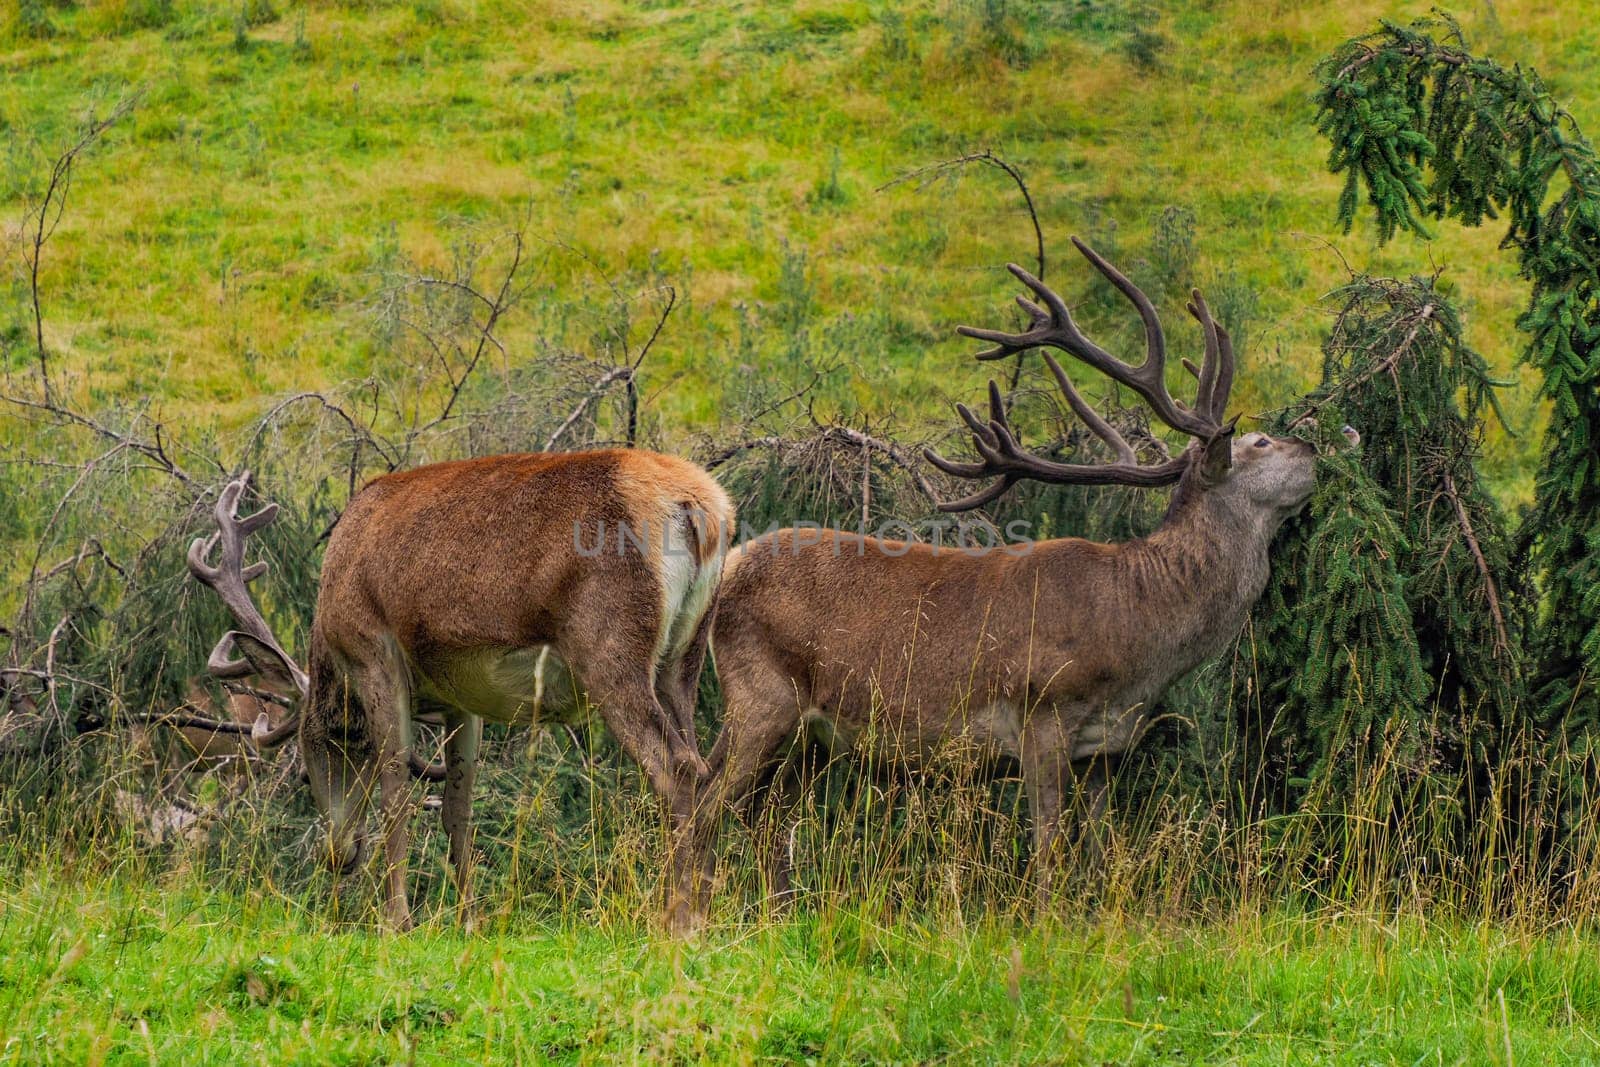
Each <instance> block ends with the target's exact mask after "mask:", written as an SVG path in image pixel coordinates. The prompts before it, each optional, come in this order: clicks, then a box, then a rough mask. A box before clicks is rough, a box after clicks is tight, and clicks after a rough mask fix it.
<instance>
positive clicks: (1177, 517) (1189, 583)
mask: <svg viewBox="0 0 1600 1067" xmlns="http://www.w3.org/2000/svg"><path fill="white" fill-rule="evenodd" d="M1282 521H1283V516H1282V515H1280V514H1278V513H1277V512H1276V511H1272V510H1268V509H1262V508H1260V507H1258V506H1253V505H1251V504H1250V502H1248V501H1246V500H1241V499H1237V498H1236V497H1235V495H1234V494H1230V493H1228V492H1227V491H1226V489H1217V490H1212V491H1209V492H1207V491H1199V492H1195V493H1192V494H1186V495H1185V497H1184V498H1183V499H1181V500H1180V501H1179V502H1178V504H1177V506H1175V507H1174V508H1173V509H1172V511H1171V512H1169V513H1168V515H1167V517H1166V519H1165V520H1164V521H1163V522H1162V524H1161V526H1160V527H1159V528H1158V529H1157V530H1156V531H1155V532H1154V533H1152V534H1150V535H1149V536H1148V537H1144V538H1141V539H1139V540H1136V541H1130V542H1127V543H1126V545H1125V546H1124V552H1123V559H1124V563H1125V566H1126V567H1127V578H1128V582H1129V585H1130V587H1131V588H1132V589H1133V590H1134V591H1136V594H1137V595H1140V596H1142V597H1146V598H1148V599H1147V600H1146V603H1155V604H1165V605H1168V606H1169V612H1168V618H1169V619H1170V620H1171V622H1172V623H1173V628H1172V632H1173V633H1174V634H1175V635H1176V636H1177V637H1178V639H1180V640H1188V641H1190V642H1192V643H1193V644H1194V645H1195V648H1196V653H1197V655H1198V656H1199V658H1202V659H1203V658H1206V657H1209V656H1211V655H1214V654H1216V653H1217V652H1219V651H1220V650H1221V649H1222V648H1224V647H1225V646H1226V645H1227V643H1228V642H1229V641H1231V640H1232V639H1233V637H1234V636H1235V635H1236V634H1237V633H1238V632H1239V628H1240V627H1241V626H1243V625H1244V620H1245V618H1246V616H1247V615H1248V614H1249V612H1250V608H1251V606H1252V605H1254V604H1255V602H1256V600H1258V599H1259V598H1260V596H1261V593H1262V591H1263V590H1264V589H1265V588H1266V584H1267V576H1268V570H1269V566H1268V561H1267V550H1268V547H1269V545H1270V544H1271V542H1272V537H1273V534H1274V533H1275V532H1276V531H1277V529H1278V527H1279V525H1281V524H1282Z"/></svg>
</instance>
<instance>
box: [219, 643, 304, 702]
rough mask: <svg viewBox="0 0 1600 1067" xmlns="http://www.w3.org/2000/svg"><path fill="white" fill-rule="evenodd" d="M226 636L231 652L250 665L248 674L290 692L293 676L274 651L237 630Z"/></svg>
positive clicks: (293, 683)
mask: <svg viewBox="0 0 1600 1067" xmlns="http://www.w3.org/2000/svg"><path fill="white" fill-rule="evenodd" d="M228 636H229V637H232V638H233V650H234V651H235V652H237V653H238V654H239V656H240V657H242V658H243V660H244V661H245V663H248V664H249V665H250V671H249V673H253V674H257V675H260V676H261V677H262V678H264V679H266V680H267V681H269V682H271V683H273V684H274V685H279V686H285V687H288V688H289V689H291V690H292V689H293V688H294V687H295V679H294V675H293V674H292V673H291V672H290V671H289V669H288V667H287V666H286V665H285V664H284V662H283V660H282V659H281V658H280V657H279V655H278V653H277V651H276V650H274V649H272V648H270V647H268V645H267V644H266V643H265V642H263V641H260V640H258V639H256V638H255V637H252V636H251V635H250V634H247V633H241V632H239V631H237V630H234V631H230V633H229V634H228Z"/></svg>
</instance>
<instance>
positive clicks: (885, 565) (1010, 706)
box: [676, 238, 1315, 909]
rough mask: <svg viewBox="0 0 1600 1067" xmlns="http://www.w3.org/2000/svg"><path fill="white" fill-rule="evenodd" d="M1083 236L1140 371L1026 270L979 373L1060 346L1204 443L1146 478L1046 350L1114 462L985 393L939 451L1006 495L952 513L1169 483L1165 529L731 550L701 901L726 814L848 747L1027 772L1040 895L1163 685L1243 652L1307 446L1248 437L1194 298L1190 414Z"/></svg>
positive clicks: (1307, 469)
mask: <svg viewBox="0 0 1600 1067" xmlns="http://www.w3.org/2000/svg"><path fill="white" fill-rule="evenodd" d="M1073 243H1074V244H1075V245H1076V246H1077V248H1078V250H1079V251H1080V252H1082V253H1083V255H1084V256H1085V257H1086V258H1087V259H1088V260H1089V262H1090V263H1092V264H1093V265H1094V266H1095V267H1096V268H1097V269H1098V270H1099V271H1100V273H1101V274H1103V275H1104V276H1105V277H1106V278H1107V279H1108V280H1109V281H1110V282H1111V284H1112V285H1113V286H1115V287H1116V288H1117V289H1118V290H1119V291H1120V292H1121V293H1122V294H1123V295H1124V296H1125V297H1126V298H1127V299H1128V300H1129V301H1130V302H1131V303H1132V304H1133V306H1134V308H1135V309H1136V310H1137V311H1138V314H1139V316H1140V318H1141V320H1142V321H1143V325H1144V336H1145V342H1146V354H1145V358H1144V360H1143V362H1142V363H1140V364H1139V365H1138V366H1131V365H1129V364H1128V363H1125V362H1123V361H1122V360H1121V359H1118V358H1117V357H1115V356H1113V355H1112V354H1111V353H1109V352H1107V351H1106V350H1104V349H1103V348H1101V347H1100V346H1099V345H1097V344H1095V343H1094V342H1093V341H1092V340H1090V339H1089V338H1088V337H1087V336H1085V335H1084V333H1083V332H1082V331H1081V330H1080V329H1079V328H1078V325H1077V324H1076V323H1075V322H1074V321H1073V318H1072V315H1071V314H1070V313H1069V311H1068V309H1067V306H1066V304H1065V303H1064V302H1063V301H1062V300H1061V298H1060V297H1059V296H1057V295H1056V294H1055V293H1054V292H1053V291H1051V290H1050V289H1049V288H1048V287H1046V286H1045V285H1044V283H1042V282H1041V281H1039V280H1038V279H1036V278H1034V277H1033V276H1032V275H1030V274H1029V273H1028V272H1027V271H1025V270H1023V269H1022V268H1021V267H1018V266H1015V265H1012V266H1011V267H1010V270H1011V273H1012V274H1014V275H1016V277H1017V278H1018V279H1019V280H1020V281H1021V282H1022V283H1023V284H1024V285H1026V286H1027V287H1028V288H1029V289H1030V290H1032V292H1033V294H1034V296H1035V297H1036V298H1037V300H1038V301H1039V303H1035V302H1033V301H1030V300H1028V299H1026V298H1023V297H1019V298H1018V303H1019V304H1020V305H1021V306H1022V308H1023V309H1024V310H1025V311H1026V312H1027V313H1028V315H1029V316H1030V318H1031V320H1032V322H1031V325H1030V327H1029V328H1028V329H1027V330H1026V331H1025V332H1023V333H1017V334H1011V333H1003V332H1000V331H996V330H982V329H974V328H972V327H967V326H963V327H960V328H959V332H960V333H961V334H963V335H964V336H967V337H973V338H978V339H980V340H984V341H988V342H990V343H992V344H994V345H995V347H994V348H992V349H990V350H988V351H986V352H983V353H982V354H980V355H979V357H978V358H979V359H981V360H993V359H999V358H1002V357H1005V356H1010V355H1013V354H1016V353H1020V352H1023V351H1025V350H1028V349H1033V348H1039V347H1041V346H1048V347H1051V348H1056V349H1060V350H1061V351H1063V352H1066V353H1067V354H1068V355H1071V356H1072V357H1073V358H1074V359H1076V360H1078V361H1079V362H1081V363H1083V364H1085V365H1086V366H1087V367H1089V368H1091V369H1093V370H1095V371H1097V372H1099V373H1101V374H1103V375H1105V376H1106V377H1108V378H1110V379H1112V380H1113V381H1115V382H1117V383H1120V384H1121V385H1123V386H1126V387H1127V388H1128V389H1130V390H1132V391H1133V392H1134V393H1135V394H1136V395H1137V396H1139V397H1140V398H1142V399H1143V400H1144V402H1145V403H1146V404H1147V405H1148V406H1149V408H1150V411H1151V413H1152V414H1153V415H1154V416H1155V417H1156V418H1157V419H1159V420H1160V421H1161V422H1163V423H1165V424H1166V425H1167V426H1168V427H1170V428H1172V429H1173V430H1176V431H1178V432H1180V433H1182V434H1185V435H1187V436H1188V437H1189V438H1190V439H1191V441H1190V444H1189V445H1188V447H1187V448H1186V449H1185V450H1184V451H1183V453H1182V454H1181V455H1178V456H1176V457H1173V458H1170V459H1166V460H1164V461H1162V462H1157V463H1153V464H1149V465H1142V464H1141V463H1140V462H1139V458H1138V455H1137V454H1136V452H1135V450H1134V448H1133V447H1132V446H1131V445H1130V444H1129V443H1128V441H1127V440H1126V439H1125V438H1124V437H1123V435H1122V434H1121V433H1119V432H1118V430H1117V429H1116V428H1115V427H1113V426H1112V425H1111V424H1110V423H1108V422H1107V421H1106V420H1105V419H1104V418H1102V417H1101V416H1100V415H1099V414H1098V413H1097V412H1096V411H1095V410H1094V409H1093V408H1092V407H1091V406H1090V405H1089V404H1088V403H1087V402H1086V401H1085V400H1084V398H1083V397H1082V396H1081V395H1080V394H1079V393H1078V391H1077V389H1076V388H1074V386H1073V383H1072V381H1071V379H1070V378H1069V377H1068V374H1067V372H1066V370H1065V369H1064V368H1063V367H1062V366H1061V364H1060V363H1059V362H1058V361H1057V360H1056V359H1055V358H1054V357H1053V356H1052V355H1050V354H1049V353H1048V352H1045V353H1044V361H1045V364H1046V366H1047V367H1048V368H1049V370H1050V373H1051V375H1052V376H1053V377H1054V378H1055V381H1056V383H1057V385H1058V386H1059V387H1060V389H1061V391H1062V392H1063V393H1064V394H1065V397H1066V400H1067V402H1068V404H1069V405H1070V407H1071V408H1072V410H1073V412H1074V413H1076V415H1077V416H1078V417H1079V418H1080V419H1081V420H1082V421H1083V422H1084V423H1085V424H1086V425H1087V427H1088V428H1089V429H1090V430H1091V431H1092V432H1093V433H1094V434H1095V435H1097V436H1098V437H1099V438H1100V439H1101V440H1102V441H1103V442H1104V443H1105V444H1106V445H1107V446H1109V448H1110V450H1111V451H1112V453H1114V455H1115V460H1114V461H1113V462H1109V463H1104V464H1078V463H1063V462H1057V461H1054V460H1050V459H1045V458H1043V457H1040V456H1038V455H1036V454H1034V453H1032V452H1029V451H1027V450H1026V449H1025V448H1023V447H1022V445H1021V444H1019V442H1018V440H1017V435H1016V433H1015V432H1014V431H1013V429H1012V427H1011V425H1010V424H1009V422H1008V421H1007V414H1006V409H1005V406H1004V403H1003V400H1002V397H1001V395H1000V390H999V388H998V386H996V385H995V383H994V382H993V381H991V382H990V383H989V393H990V397H989V399H990V410H989V416H988V418H987V419H981V418H979V417H978V416H977V415H975V414H974V413H973V412H972V411H970V410H969V409H968V408H967V407H966V406H965V405H958V410H959V412H960V414H961V417H962V419H963V420H964V422H965V423H966V425H967V427H968V428H969V429H970V431H971V434H972V440H973V446H974V448H975V449H976V451H977V453H978V459H977V461H976V462H970V463H962V462H952V461H950V460H946V459H944V458H943V457H941V456H939V455H937V454H935V453H934V452H932V451H931V450H930V451H929V452H928V453H927V458H928V460H929V461H930V462H931V463H933V464H934V465H935V466H936V467H938V468H939V469H941V470H943V471H945V472H947V473H948V474H951V475H954V476H956V477H958V478H964V479H974V480H980V479H992V482H991V483H990V484H989V485H987V486H986V487H984V488H983V489H981V490H979V491H978V492H975V493H974V494H973V495H971V496H968V497H966V498H964V499H961V500H957V501H954V502H951V503H948V504H944V505H942V508H943V510H945V511H966V510H970V509H973V508H977V507H980V506H982V505H984V504H987V503H989V502H991V501H993V500H996V499H997V498H999V497H1000V496H1001V495H1002V494H1004V493H1005V492H1006V491H1007V490H1008V489H1009V488H1010V487H1011V486H1012V485H1014V484H1015V483H1017V482H1018V481H1021V480H1024V479H1031V480H1035V481H1040V482H1048V483H1053V484H1058V485H1127V486H1139V487H1158V486H1176V489H1175V490H1174V492H1173V495H1172V500H1171V505H1170V507H1169V508H1168V510H1167V513H1166V517H1165V519H1164V520H1163V521H1162V522H1161V524H1160V527H1159V529H1157V530H1156V531H1155V532H1154V533H1152V534H1150V535H1149V536H1147V537H1142V538H1139V539H1137V540H1132V541H1127V542H1123V543H1118V544H1101V543H1096V542H1091V541H1085V540H1080V539H1078V538H1070V537H1068V538H1060V539H1056V540H1047V541H1041V542H1035V543H1031V544H1024V545H1011V546H1005V547H1001V548H995V549H991V550H988V551H984V552H981V553H974V552H972V551H969V550H958V549H952V548H949V547H944V548H942V549H941V548H939V547H936V546H933V545H928V544H923V543H913V544H907V543H902V542H894V541H880V540H878V539H875V538H871V537H864V536H861V535H858V534H853V533H845V532H838V531H832V532H825V533H824V534H823V535H822V537H821V538H820V539H819V538H818V537H817V534H816V531H814V530H810V531H805V532H806V533H807V534H808V535H809V536H806V537H799V536H796V535H797V532H798V531H795V530H780V531H777V532H775V533H771V534H768V535H766V536H764V537H762V538H759V539H756V540H754V541H751V542H749V543H747V544H745V545H743V546H741V547H740V548H738V549H735V550H734V552H732V553H731V554H730V555H729V557H728V561H727V564H726V567H725V570H724V577H723V585H722V594H721V603H720V606H719V608H718V614H717V619H716V624H715V629H714V634H713V638H712V648H713V655H714V657H715V660H716V666H717V673H718V675H719V677H720V679H721V683H722V692H723V697H724V701H725V707H724V725H723V729H722V733H721V736H720V737H719V738H718V740H717V742H716V746H715V748H714V749H713V751H712V755H711V762H712V767H713V778H712V782H711V784H710V785H709V786H708V787H707V790H706V800H707V803H706V804H705V806H704V807H703V808H702V809H701V810H700V812H699V813H698V815H697V818H696V819H695V820H694V822H693V823H692V825H690V826H689V827H688V829H687V831H686V832H687V834H688V835H689V839H688V840H686V841H684V842H682V843H680V845H679V847H678V849H677V855H676V862H678V863H680V864H682V865H684V869H683V870H682V871H681V872H680V873H679V876H678V877H679V879H680V882H681V883H682V884H685V885H693V886H695V887H696V888H695V893H696V896H695V900H696V908H697V909H703V906H704V903H705V901H704V894H705V893H706V892H707V891H708V889H707V887H708V886H709V874H710V867H709V865H710V863H711V846H712V844H713V843H714V837H715V828H716V826H717V823H718V821H719V816H720V811H719V810H718V809H719V807H720V806H721V805H722V804H725V803H732V802H739V801H743V800H745V799H746V798H756V797H759V796H763V795H764V796H766V798H767V799H766V803H768V804H772V803H775V802H777V801H778V799H779V798H778V797H777V796H774V795H773V794H774V793H777V794H781V793H782V790H780V789H779V788H778V786H777V783H778V782H781V780H782V779H783V777H784V775H782V774H776V772H775V769H776V768H778V767H779V766H780V765H781V764H782V762H783V761H784V759H785V758H786V757H788V756H792V755H793V754H794V753H795V752H796V751H797V748H798V746H799V745H801V744H804V743H806V742H808V741H811V742H821V743H823V744H825V745H827V746H828V747H830V748H833V749H835V750H837V749H840V748H849V747H851V746H852V745H854V744H871V745H872V746H873V748H874V749H875V750H876V751H875V755H876V756H877V757H878V758H879V759H880V760H887V761H888V762H890V763H897V762H898V763H901V764H905V763H910V764H915V763H916V762H917V761H919V760H924V759H926V758H927V757H928V756H930V755H932V754H933V753H935V752H936V751H937V750H939V749H940V748H941V747H943V746H946V745H948V744H951V743H952V742H961V743H963V744H965V745H968V746H971V747H972V748H975V749H976V750H977V752H978V753H979V754H980V755H981V756H983V757H985V759H986V760H989V759H992V760H994V761H997V762H1010V761H1014V762H1015V763H1016V764H1020V767H1021V771H1022V777H1023V779H1024V783H1025V790H1026V794H1027V797H1028V801H1029V807H1030V814H1031V817H1032V825H1033V841H1034V857H1035V867H1036V869H1037V870H1038V871H1039V872H1040V875H1041V885H1043V884H1044V883H1045V882H1047V880H1048V878H1047V876H1048V872H1049V870H1050V868H1051V866H1052V864H1053V863H1055V862H1058V861H1059V857H1058V856H1057V855H1056V851H1057V848H1058V846H1059V837H1060V834H1061V831H1062V829H1063V825H1062V824H1063V809H1064V807H1066V806H1067V805H1069V804H1071V805H1072V806H1073V807H1074V808H1077V807H1078V806H1079V805H1082V806H1083V807H1084V808H1094V807H1097V806H1098V805H1101V804H1103V796H1104V788H1105V781H1104V769H1105V764H1106V761H1107V760H1108V759H1110V758H1113V757H1115V756H1117V755H1118V754H1120V753H1124V752H1126V751H1128V750H1129V749H1130V748H1131V747H1132V746H1134V745H1135V744H1136V743H1137V742H1138V740H1139V738H1140V735H1141V734H1142V733H1143V732H1144V730H1145V728H1146V727H1147V725H1148V724H1149V722H1150V719H1151V705H1152V702H1153V701H1154V700H1155V699H1156V698H1157V697H1158V696H1160V694H1161V693H1162V691H1163V690H1164V689H1165V688H1166V687H1167V685H1168V684H1169V683H1171V682H1172V681H1174V680H1175V679H1177V678H1179V677H1180V676H1182V675H1183V674H1185V673H1186V672H1188V671H1189V670H1190V669H1192V668H1194V667H1195V666H1197V665H1198V664H1200V663H1201V662H1202V661H1204V660H1206V659H1208V658H1210V657H1213V656H1215V655H1217V654H1218V653H1220V652H1221V651H1222V650H1223V649H1224V648H1226V647H1227V645H1228V643H1229V642H1230V641H1232V640H1233V639H1234V637H1235V635H1236V634H1238V632H1239V630H1240V629H1241V627H1242V626H1243V624H1244V621H1245V618H1246V616H1247V615H1248V613H1249V611H1250V608H1251V605H1252V604H1254V603H1255V601H1256V599H1257V598H1258V597H1259V596H1260V595H1261V592H1262V590H1263V588H1264V587H1265V585H1266V581H1267V571H1268V564H1267V550H1268V545H1269V544H1270V543H1271V541H1272V538H1273V535H1274V533H1275V532H1276V531H1277V530H1278V528H1279V526H1280V525H1281V524H1282V523H1283V521H1284V520H1285V519H1286V518H1287V517H1289V516H1290V515H1292V514H1294V513H1295V512H1297V511H1298V510H1299V509H1300V508H1301V507H1302V506H1303V505H1304V504H1305V502H1306V500H1307V499H1308V498H1309V497H1310V495H1311V492H1312V488H1313V478H1314V468H1315V452H1314V448H1313V446H1312V445H1311V444H1309V443H1307V442H1305V441H1301V440H1296V439H1284V438H1274V437H1269V436H1267V435H1266V434H1260V433H1249V434H1245V435H1243V436H1241V437H1237V438H1236V437H1235V433H1234V426H1235V422H1236V421H1237V419H1236V418H1235V419H1232V420H1230V419H1228V418H1227V417H1226V411H1225V408H1226V405H1227V402H1228V394H1229V390H1230V388H1231V386H1232V383H1233V374H1234V354H1233V347H1232V344H1231V342H1230V340H1229V337H1228V334H1227V332H1226V331H1225V330H1224V329H1223V328H1222V327H1221V326H1220V325H1218V324H1217V322H1216V321H1215V320H1214V319H1213V318H1212V316H1211V314H1210V312H1209V311H1208V310H1207V308H1206V305H1205V302H1204V300H1203V299H1202V298H1201V296H1200V294H1199V292H1198V291H1195V292H1194V294H1193V301H1192V303H1191V304H1190V305H1189V311H1190V313H1191V314H1192V315H1193V316H1194V317H1195V319H1196V320H1198V322H1199V324H1200V326H1201V328H1202V332H1203V334H1204V337H1205V356H1204V361H1203V364H1202V366H1201V367H1199V368H1195V367H1194V365H1193V364H1192V363H1190V362H1189V361H1187V360H1185V361H1184V363H1185V365H1186V367H1187V368H1188V370H1189V371H1190V372H1191V373H1192V374H1193V375H1194V376H1195V377H1197V378H1198V385H1199V387H1198V392H1197V395H1196V397H1195V400H1194V402H1193V403H1192V404H1189V405H1185V404H1183V403H1181V402H1179V401H1177V400H1174V399H1173V398H1172V397H1171V396H1170V395H1169V393H1168V391H1167V386H1166V382H1165V370H1166V340H1165V335H1164V334H1163V332H1162V328H1161V323H1160V321H1159V320H1158V318H1157V315H1156V311H1155V308H1154V306H1153V305H1152V304H1151V302H1150V300H1149V299H1148V298H1147V297H1146V296H1145V295H1144V293H1142V292H1141V291H1140V290H1139V289H1138V287H1136V286H1135V285H1134V284H1133V283H1132V282H1130V281H1129V280H1128V279H1127V278H1126V277H1124V276H1123V275H1122V274H1121V273H1120V272H1119V271H1117V270H1116V269H1115V268H1114V267H1112V266H1111V265H1110V264H1109V263H1107V262H1106V261H1105V260H1104V259H1102V258H1101V257H1100V256H1098V255H1097V254H1096V253H1095V252H1094V251H1093V250H1091V249H1090V248H1088V247H1087V246H1086V245H1084V244H1083V243H1081V242H1079V241H1077V239H1076V238H1074V240H1073ZM768 775H775V781H774V784H773V787H772V792H770V793H765V794H763V793H761V792H760V791H757V790H756V787H757V786H758V785H759V784H760V783H761V781H762V779H763V778H764V777H765V776H768ZM789 788H790V789H791V790H792V788H793V784H792V783H791V784H790V787H789ZM786 837H787V835H786V834H783V833H780V834H777V835H775V837H774V840H775V841H777V842H780V843H781V842H782V841H783V840H784V839H785V838H786ZM764 863H765V865H766V867H767V872H766V873H767V878H768V888H769V891H770V892H773V893H777V894H782V893H784V892H786V891H787V890H788V887H789V857H788V852H787V849H785V848H783V847H774V848H772V849H770V850H769V851H767V852H766V853H765V856H764Z"/></svg>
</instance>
